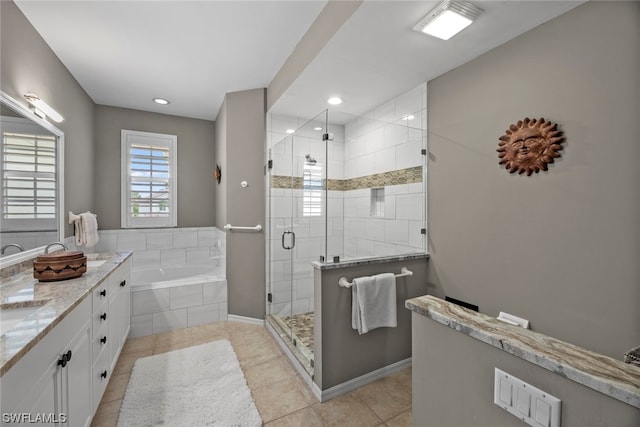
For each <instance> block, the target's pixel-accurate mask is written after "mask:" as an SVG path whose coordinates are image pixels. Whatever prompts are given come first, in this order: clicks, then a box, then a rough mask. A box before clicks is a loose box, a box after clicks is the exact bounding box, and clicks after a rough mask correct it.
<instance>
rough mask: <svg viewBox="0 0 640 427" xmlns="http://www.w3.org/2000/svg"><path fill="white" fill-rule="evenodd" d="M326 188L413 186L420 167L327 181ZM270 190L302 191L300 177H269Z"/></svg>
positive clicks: (418, 177)
mask: <svg viewBox="0 0 640 427" xmlns="http://www.w3.org/2000/svg"><path fill="white" fill-rule="evenodd" d="M327 181H328V182H327V187H328V189H329V190H331V191H350V190H360V189H363V188H375V187H387V186H390V185H402V184H413V183H416V182H422V166H415V167H412V168H406V169H399V170H394V171H389V172H382V173H376V174H373V175H366V176H360V177H357V178H350V179H329V180H327ZM271 188H284V189H287V188H288V189H294V190H302V189H303V188H304V185H303V179H302V177H295V176H294V177H291V176H286V175H274V176H272V177H271Z"/></svg>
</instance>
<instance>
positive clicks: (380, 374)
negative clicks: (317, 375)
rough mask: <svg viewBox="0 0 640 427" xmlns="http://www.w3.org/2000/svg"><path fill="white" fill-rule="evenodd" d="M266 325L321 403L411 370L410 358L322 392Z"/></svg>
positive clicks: (287, 348) (268, 326) (265, 323)
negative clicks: (405, 370) (407, 369)
mask: <svg viewBox="0 0 640 427" xmlns="http://www.w3.org/2000/svg"><path fill="white" fill-rule="evenodd" d="M264 325H265V327H266V328H267V330H268V331H269V333H270V334H271V335H272V336H273V339H274V340H275V341H276V342H277V343H278V345H279V346H280V348H281V349H282V351H283V352H284V354H285V355H286V356H287V358H288V359H289V361H290V362H291V365H293V367H294V368H295V369H296V371H298V374H299V375H300V377H301V378H302V379H303V380H304V382H305V383H306V384H307V385H308V386H309V388H310V389H311V392H312V393H313V395H314V396H315V397H316V399H318V400H319V401H320V402H326V401H327V400H330V399H333V398H334V397H338V396H340V395H343V394H345V393H348V392H350V391H351V390H355V389H357V388H358V387H362V386H364V385H367V384H369V383H372V382H374V381H378V380H379V379H382V378H384V377H388V376H389V375H391V374H394V373H396V372H400V371H402V370H403V369H406V368H409V367H410V366H411V358H410V357H409V358H407V359H404V360H401V361H399V362H396V363H392V364H391V365H387V366H384V367H382V368H380V369H376V370H375V371H372V372H369V373H366V374H364V375H361V376H359V377H357V378H353V379H351V380H349V381H346V382H343V383H341V384H338V385H335V386H333V387H331V388H328V389H326V390H320V387H318V384H316V383H315V382H314V381H313V378H312V377H311V376H310V375H309V373H308V372H307V371H305V369H304V367H303V366H302V365H301V364H300V362H299V361H298V359H296V357H295V356H294V355H293V353H292V352H291V350H289V347H287V345H286V344H285V343H284V342H282V338H281V337H280V336H279V335H278V333H277V332H276V331H275V329H273V326H271V324H270V323H269V322H264Z"/></svg>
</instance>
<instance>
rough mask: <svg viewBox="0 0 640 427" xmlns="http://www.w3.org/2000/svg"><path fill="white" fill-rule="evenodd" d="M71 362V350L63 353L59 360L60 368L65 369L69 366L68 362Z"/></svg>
mask: <svg viewBox="0 0 640 427" xmlns="http://www.w3.org/2000/svg"><path fill="white" fill-rule="evenodd" d="M70 360H71V350H69V351H67V352H66V353H63V354H62V355H61V356H60V359H58V366H62V367H63V368H64V367H65V366H67V362H68V361H70Z"/></svg>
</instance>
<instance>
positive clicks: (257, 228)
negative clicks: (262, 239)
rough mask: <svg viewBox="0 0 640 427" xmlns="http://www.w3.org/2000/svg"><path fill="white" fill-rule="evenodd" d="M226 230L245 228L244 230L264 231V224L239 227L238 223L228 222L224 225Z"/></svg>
mask: <svg viewBox="0 0 640 427" xmlns="http://www.w3.org/2000/svg"><path fill="white" fill-rule="evenodd" d="M222 228H224V229H225V231H233V230H244V231H262V225H260V224H258V225H256V226H255V227H238V226H236V225H231V224H227V225H225V226H224V227H222Z"/></svg>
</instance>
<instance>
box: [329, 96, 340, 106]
mask: <svg viewBox="0 0 640 427" xmlns="http://www.w3.org/2000/svg"><path fill="white" fill-rule="evenodd" d="M327 102H328V103H329V104H331V105H340V104H342V98H339V97H337V96H333V97H331V98H329V99H327Z"/></svg>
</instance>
